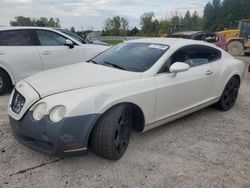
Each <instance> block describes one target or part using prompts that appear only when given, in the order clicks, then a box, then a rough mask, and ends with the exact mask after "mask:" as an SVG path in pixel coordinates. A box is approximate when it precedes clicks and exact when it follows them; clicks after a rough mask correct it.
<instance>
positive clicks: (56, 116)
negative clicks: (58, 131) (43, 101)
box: [49, 106, 66, 123]
mask: <svg viewBox="0 0 250 188" xmlns="http://www.w3.org/2000/svg"><path fill="white" fill-rule="evenodd" d="M65 114H66V107H65V106H56V107H54V108H53V109H52V110H51V111H50V114H49V119H50V121H52V122H54V123H56V122H59V121H61V120H62V119H63V118H64V116H65Z"/></svg>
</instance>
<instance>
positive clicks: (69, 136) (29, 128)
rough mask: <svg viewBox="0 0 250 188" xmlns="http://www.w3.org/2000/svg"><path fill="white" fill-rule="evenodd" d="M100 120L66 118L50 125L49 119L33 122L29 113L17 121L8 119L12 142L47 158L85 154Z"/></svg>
mask: <svg viewBox="0 0 250 188" xmlns="http://www.w3.org/2000/svg"><path fill="white" fill-rule="evenodd" d="M99 116H100V115H98V114H90V115H83V116H76V117H67V118H64V119H63V120H62V121H60V122H58V123H53V122H51V121H50V120H49V117H48V116H45V117H44V118H43V119H42V120H40V121H35V120H34V119H33V117H32V112H28V113H26V115H24V117H23V118H22V119H21V120H19V121H17V120H15V119H13V118H12V117H10V116H9V119H10V124H11V126H12V130H13V133H14V136H15V138H16V139H17V140H18V141H20V142H21V143H22V144H24V145H26V146H28V147H30V148H32V149H35V150H38V151H41V152H44V153H47V154H50V155H65V153H72V152H74V151H75V152H81V153H87V147H88V140H89V136H90V133H91V131H92V129H93V127H94V125H95V123H96V122H97V120H98V118H99ZM71 151H72V152H71Z"/></svg>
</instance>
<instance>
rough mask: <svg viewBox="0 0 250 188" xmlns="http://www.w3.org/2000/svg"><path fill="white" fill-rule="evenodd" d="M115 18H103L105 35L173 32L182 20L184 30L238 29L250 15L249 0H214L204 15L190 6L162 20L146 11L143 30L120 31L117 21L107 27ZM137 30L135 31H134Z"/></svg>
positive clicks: (149, 34)
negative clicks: (192, 10) (190, 8)
mask: <svg viewBox="0 0 250 188" xmlns="http://www.w3.org/2000/svg"><path fill="white" fill-rule="evenodd" d="M113 19H114V18H113ZM113 19H107V20H106V21H105V22H104V29H103V34H104V35H107V34H108V35H124V34H127V35H140V36H161V35H162V34H166V33H169V32H171V31H170V29H171V28H172V27H173V25H181V24H182V25H183V26H185V30H189V31H201V30H204V31H221V30H224V29H235V28H237V27H238V23H239V21H240V20H242V19H250V0H211V1H209V2H208V3H207V4H206V5H205V7H204V12H203V16H200V15H198V13H197V12H196V11H194V12H193V13H191V12H190V11H189V10H188V11H187V12H186V13H185V15H184V16H179V15H178V13H176V15H175V16H173V17H172V18H170V19H161V20H159V19H157V18H156V16H155V13H154V12H146V13H144V14H143V15H142V16H141V17H140V26H141V29H140V30H139V29H137V28H133V29H131V30H129V29H127V30H123V32H119V28H118V27H117V28H116V26H117V24H114V25H113V28H115V29H110V27H106V25H107V24H109V22H110V21H112V20H113ZM127 23H128V24H127V25H128V27H127V28H130V27H129V22H128V21H127ZM118 25H119V24H118ZM135 29H136V30H135ZM134 30H135V31H136V32H132V33H131V31H134ZM114 31H116V32H114Z"/></svg>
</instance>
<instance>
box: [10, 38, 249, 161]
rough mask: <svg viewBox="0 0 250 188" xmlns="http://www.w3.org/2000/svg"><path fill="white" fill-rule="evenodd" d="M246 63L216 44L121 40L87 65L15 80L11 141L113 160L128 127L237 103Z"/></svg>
mask: <svg viewBox="0 0 250 188" xmlns="http://www.w3.org/2000/svg"><path fill="white" fill-rule="evenodd" d="M244 71H245V65H244V63H243V62H241V61H239V60H236V59H235V58H233V57H232V56H231V55H229V54H228V53H227V52H225V51H223V50H222V49H220V48H218V47H216V46H214V45H212V44H209V43H205V42H200V41H193V40H186V39H163V38H153V39H152V38H150V39H140V40H134V41H128V42H125V43H122V44H119V45H117V46H114V47H112V48H111V49H109V50H107V51H105V52H103V53H102V54H100V55H98V56H96V57H95V58H93V59H91V60H90V61H88V62H86V63H79V64H75V65H70V66H66V67H61V68H57V69H52V70H48V71H45V72H41V73H38V74H36V75H34V76H32V77H29V78H26V79H24V80H23V81H21V82H19V83H18V84H17V85H16V87H15V89H14V91H13V92H12V95H11V99H10V103H9V116H10V122H11V125H12V128H13V133H14V135H15V137H16V139H17V140H19V141H20V142H21V143H23V144H25V145H26V146H28V147H31V148H33V149H36V150H39V151H42V152H45V153H48V154H52V155H58V154H65V153H71V152H84V151H87V149H88V148H89V149H91V151H92V152H93V153H95V154H96V155H98V156H102V157H104V158H107V159H110V160H118V159H120V158H121V157H122V156H123V154H124V153H125V151H126V149H127V147H128V144H129V139H130V135H131V131H132V130H135V131H139V132H143V131H147V130H149V129H152V128H154V127H157V126H160V125H163V124H165V123H168V122H170V121H173V120H175V119H177V118H180V117H182V116H185V115H187V114H190V113H192V112H194V111H197V110H200V109H202V108H205V107H207V106H210V105H213V106H215V107H217V108H219V109H221V110H224V111H226V110H229V109H231V108H232V107H233V105H234V104H235V102H236V99H237V95H238V90H239V88H240V83H241V81H242V79H243V76H244Z"/></svg>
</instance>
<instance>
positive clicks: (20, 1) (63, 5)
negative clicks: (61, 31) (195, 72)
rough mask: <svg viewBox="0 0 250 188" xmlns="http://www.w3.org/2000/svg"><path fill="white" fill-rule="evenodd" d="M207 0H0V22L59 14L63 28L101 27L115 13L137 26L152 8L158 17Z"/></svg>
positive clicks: (200, 8)
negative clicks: (145, 13) (17, 17)
mask: <svg viewBox="0 0 250 188" xmlns="http://www.w3.org/2000/svg"><path fill="white" fill-rule="evenodd" d="M208 1H209V0H0V25H4V26H8V25H9V21H10V20H13V19H14V18H15V17H16V16H28V17H32V18H33V17H35V18H39V17H41V16H43V17H47V18H49V17H54V18H59V19H60V23H61V26H62V27H63V28H66V27H67V28H69V27H71V26H74V27H75V28H76V29H81V27H82V28H83V29H90V28H94V30H101V29H102V28H103V22H104V20H105V19H106V18H111V17H113V16H116V15H119V16H123V17H126V18H127V19H128V20H129V23H130V27H133V26H139V23H140V16H141V15H142V14H143V13H144V12H149V11H153V12H155V14H156V16H157V17H158V18H160V19H161V18H169V17H171V16H173V15H175V14H176V12H177V13H178V14H179V15H182V14H184V12H186V11H187V10H188V9H189V10H190V11H192V12H193V11H194V10H197V11H198V13H199V14H202V12H203V7H204V6H205V4H206V3H207V2H208Z"/></svg>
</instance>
